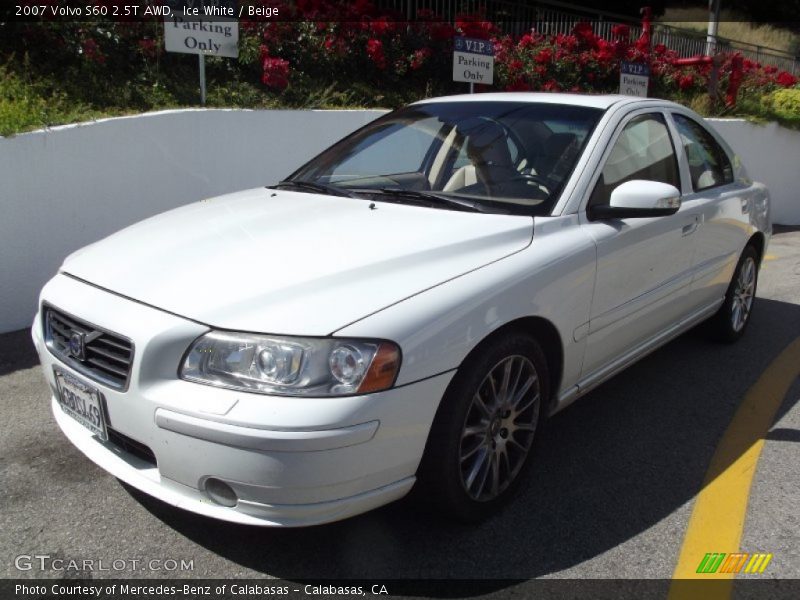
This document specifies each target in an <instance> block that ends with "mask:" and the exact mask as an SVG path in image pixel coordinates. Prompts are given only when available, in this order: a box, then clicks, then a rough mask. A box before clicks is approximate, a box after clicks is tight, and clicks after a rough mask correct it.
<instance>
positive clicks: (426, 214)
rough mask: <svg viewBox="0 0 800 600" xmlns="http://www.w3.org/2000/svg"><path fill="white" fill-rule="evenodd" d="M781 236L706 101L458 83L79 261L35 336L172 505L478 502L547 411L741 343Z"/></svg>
mask: <svg viewBox="0 0 800 600" xmlns="http://www.w3.org/2000/svg"><path fill="white" fill-rule="evenodd" d="M770 234H771V225H770V218H769V196H768V192H767V190H766V188H765V187H764V186H763V185H761V184H759V183H755V182H753V181H751V180H750V179H748V177H747V174H746V172H745V170H744V168H743V167H742V165H741V163H740V160H739V159H738V157H736V156H735V155H734V153H733V152H732V151H731V149H730V148H729V147H728V145H727V144H726V143H725V141H724V140H723V139H722V138H721V137H720V136H719V135H718V134H717V133H715V132H714V131H713V129H711V128H710V127H709V126H708V125H707V124H706V123H705V122H704V121H703V119H702V118H701V117H699V116H698V115H696V114H695V113H693V112H691V111H690V110H687V109H686V108H684V107H682V106H679V105H677V104H673V103H669V102H665V101H659V100H652V99H637V98H630V97H623V96H580V95H562V94H527V93H510V94H479V95H473V96H454V97H448V98H438V99H432V100H426V101H423V102H419V103H416V104H413V105H411V106H408V107H405V108H402V109H400V110H397V111H395V112H392V113H389V114H387V115H386V116H384V117H382V118H380V119H377V120H376V121H374V122H372V123H370V124H369V125H367V126H365V127H363V128H362V129H360V130H358V131H356V132H355V133H353V134H351V135H350V136H348V137H347V138H345V139H344V140H342V141H340V142H338V143H337V144H335V145H334V146H332V147H331V148H329V149H328V150H326V151H325V152H323V153H322V154H320V155H319V156H317V157H316V158H314V159H313V160H311V161H310V162H309V163H308V164H306V165H305V166H303V167H302V168H300V169H299V170H298V171H296V172H295V173H294V174H293V175H292V176H290V177H289V178H288V179H287V180H285V181H282V182H280V183H278V184H276V185H273V186H271V187H268V188H258V189H254V190H249V191H243V192H239V193H234V194H229V195H225V196H221V197H219V198H214V199H211V200H206V201H203V202H199V203H196V204H191V205H188V206H184V207H182V208H179V209H176V210H172V211H170V212H167V213H165V214H162V215H159V216H156V217H153V218H151V219H148V220H146V221H143V222H141V223H138V224H136V225H133V226H132V227H129V228H127V229H125V230H123V231H120V232H119V233H116V234H114V235H112V236H110V237H108V238H107V239H104V240H102V241H100V242H97V243H95V244H93V245H90V246H88V247H86V248H84V249H82V250H80V251H78V252H76V253H74V254H72V255H71V256H70V257H68V258H67V260H66V261H65V262H64V264H63V266H62V268H61V269H60V272H59V273H58V274H57V275H56V276H55V277H54V278H53V279H52V280H51V281H50V282H48V283H47V285H46V286H45V288H44V289H43V291H42V293H41V301H40V306H39V312H38V315H37V316H36V320H35V322H34V324H33V329H32V333H33V339H34V342H35V344H36V347H37V349H38V351H39V356H40V358H41V362H42V365H43V367H44V374H45V377H46V379H47V382H48V383H49V384H50V387H51V389H52V410H53V413H54V414H55V419H56V421H57V423H58V425H59V426H60V428H61V429H62V430H63V432H64V434H65V435H66V436H67V437H68V438H69V439H70V441H72V443H73V444H74V445H75V446H77V447H78V448H79V449H80V450H81V451H82V452H84V453H85V454H86V455H87V456H88V457H89V458H90V459H91V460H92V461H94V462H95V463H97V464H98V465H100V466H101V467H102V468H104V469H106V470H107V471H108V472H110V473H111V474H113V475H114V476H116V477H118V478H119V479H121V480H123V481H125V482H127V483H129V484H130V485H132V486H134V487H136V488H139V489H140V490H143V491H144V492H146V493H148V494H151V495H153V496H155V497H157V498H160V499H161V500H163V501H165V502H168V503H171V504H173V505H175V506H178V507H181V508H184V509H186V510H190V511H194V512H196V513H200V514H202V515H207V516H210V517H215V518H218V519H224V520H228V521H234V522H238V523H250V524H258V525H276V526H277V525H280V526H301V525H311V524H316V523H323V522H327V521H334V520H337V519H342V518H344V517H348V516H351V515H354V514H357V513H361V512H364V511H366V510H369V509H372V508H375V507H377V506H380V505H383V504H386V503H388V502H391V501H393V500H396V499H398V498H400V497H402V496H404V495H405V494H407V493H408V492H409V490H411V488H412V486H414V485H417V486H420V489H421V490H422V491H423V495H422V497H427V498H429V499H430V501H431V502H432V503H434V504H437V505H439V506H440V507H442V508H443V509H445V510H446V511H447V513H448V514H450V515H452V516H455V517H458V518H460V519H464V520H475V519H479V518H482V517H485V516H486V515H488V514H490V513H491V512H492V511H494V510H496V509H497V508H498V507H499V506H500V505H501V504H502V503H503V502H505V501H506V500H507V499H508V498H509V497H510V496H511V495H512V494H513V492H514V489H515V487H516V486H517V485H518V484H519V482H520V480H521V479H522V477H523V475H524V473H525V471H526V467H527V466H528V463H529V462H530V460H529V459H530V456H531V448H532V445H533V443H534V440H535V439H536V435H537V431H538V430H539V428H540V426H541V424H542V422H543V419H544V418H545V417H546V416H548V415H550V414H552V413H554V412H556V411H558V410H561V409H563V408H564V407H565V406H567V405H568V404H569V403H570V402H572V401H573V400H575V399H576V398H578V397H579V396H581V395H582V394H585V393H586V392H587V391H588V390H591V389H592V388H594V387H595V386H597V385H598V384H599V383H601V382H602V381H604V380H606V379H608V378H609V377H611V376H612V375H614V374H615V373H617V372H619V371H620V370H622V369H624V368H625V367H626V366H628V365H630V364H631V363H633V362H634V361H636V360H638V359H640V358H642V357H643V356H645V355H646V354H648V353H649V352H651V351H652V350H654V349H655V348H657V347H659V346H660V345H662V344H664V343H666V342H667V341H668V340H670V339H671V338H673V337H675V336H677V335H678V334H680V333H681V332H683V331H686V330H687V329H689V328H690V327H693V326H695V325H698V324H700V323H701V322H705V323H704V327H705V328H706V329H707V330H708V332H709V333H710V334H711V335H713V336H715V337H716V338H718V339H720V340H722V341H728V342H731V341H734V340H736V339H737V338H739V337H740V336H741V335H742V333H743V332H744V331H745V328H746V326H747V324H748V322H749V319H750V315H751V313H752V308H753V302H754V297H755V291H756V281H757V276H758V270H759V265H760V263H761V260H762V257H763V255H764V250H765V248H766V246H767V243H768V241H769V237H770Z"/></svg>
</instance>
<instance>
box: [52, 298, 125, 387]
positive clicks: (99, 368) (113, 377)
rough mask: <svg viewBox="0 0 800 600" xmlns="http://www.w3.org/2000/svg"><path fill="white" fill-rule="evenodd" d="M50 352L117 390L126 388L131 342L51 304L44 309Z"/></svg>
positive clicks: (88, 375) (81, 371)
mask: <svg viewBox="0 0 800 600" xmlns="http://www.w3.org/2000/svg"><path fill="white" fill-rule="evenodd" d="M44 334H45V342H46V344H47V347H48V348H49V350H50V352H52V353H53V354H54V355H55V356H57V357H58V358H59V359H61V360H62V361H64V362H65V363H66V364H68V365H69V366H70V367H72V368H73V369H75V370H76V371H78V372H80V373H83V374H84V375H86V376H87V377H89V378H91V379H94V380H95V381H98V382H100V383H103V384H105V385H107V386H109V387H111V388H114V389H117V390H125V389H127V388H128V380H129V379H130V374H131V364H132V363H133V342H131V341H130V340H129V339H127V338H124V337H122V336H120V335H117V334H116V333H111V332H109V331H105V330H103V329H99V328H97V327H95V326H94V325H92V324H90V323H87V322H86V321H83V320H82V319H78V318H76V317H73V316H71V315H67V314H64V313H63V312H61V311H58V310H55V309H53V308H51V307H45V311H44Z"/></svg>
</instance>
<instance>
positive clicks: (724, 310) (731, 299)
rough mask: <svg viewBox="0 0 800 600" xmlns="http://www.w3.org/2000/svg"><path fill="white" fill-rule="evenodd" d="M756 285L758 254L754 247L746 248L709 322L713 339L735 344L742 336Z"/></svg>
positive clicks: (749, 313)
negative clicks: (717, 309) (720, 302)
mask: <svg viewBox="0 0 800 600" xmlns="http://www.w3.org/2000/svg"><path fill="white" fill-rule="evenodd" d="M757 284H758V254H757V253H756V250H755V248H753V247H752V246H747V247H746V248H745V249H744V251H743V252H742V256H741V257H740V258H739V263H738V264H737V265H736V270H735V271H734V273H733V279H732V280H731V283H730V285H729V286H728V291H727V292H726V294H725V301H724V302H723V303H722V306H721V307H720V309H719V311H717V313H716V314H715V315H714V316H713V317H711V319H709V322H708V325H709V331H710V333H711V335H712V337H713V338H715V339H717V340H719V341H722V342H735V341H736V340H738V339H739V338H740V337H742V335H743V334H744V330H745V328H746V327H747V324H748V323H749V322H750V316H751V315H752V312H753V303H754V302H755V299H756V286H757Z"/></svg>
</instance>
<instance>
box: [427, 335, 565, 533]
mask: <svg viewBox="0 0 800 600" xmlns="http://www.w3.org/2000/svg"><path fill="white" fill-rule="evenodd" d="M548 386H549V379H548V372H547V362H546V360H545V358H544V354H543V353H542V350H541V348H540V347H539V345H538V343H537V342H536V340H535V339H533V338H532V337H530V336H528V335H525V334H517V333H512V334H510V335H508V336H504V337H502V338H497V339H495V340H490V341H489V342H487V343H486V344H485V345H484V346H483V347H481V348H479V349H478V350H477V351H475V352H473V354H472V355H470V357H468V358H467V360H466V361H464V363H463V364H462V365H461V367H460V368H459V370H458V372H457V373H456V375H455V377H454V378H453V381H452V382H451V383H450V386H449V387H448V390H447V392H446V393H445V396H444V398H443V399H442V403H441V406H440V407H439V411H438V412H437V415H436V419H435V420H434V423H433V426H432V428H431V433H430V436H429V440H428V447H427V448H426V452H425V457H424V458H423V462H422V465H421V468H420V473H419V476H420V484H421V486H422V487H423V490H424V493H425V494H427V496H428V498H427V500H429V501H431V502H432V503H433V504H435V505H437V506H438V507H439V508H440V509H442V510H443V511H444V512H445V513H446V514H448V515H451V516H455V517H456V518H458V519H461V520H465V521H476V520H479V519H482V518H484V517H486V516H488V515H489V514H491V513H492V512H494V511H495V510H496V509H497V508H499V506H500V505H501V504H502V503H504V502H505V501H506V500H507V499H508V498H510V497H511V495H512V494H513V492H514V490H515V488H516V487H517V485H518V484H519V482H520V480H521V478H522V475H523V474H524V471H525V468H526V466H527V464H528V463H529V459H530V456H531V451H532V448H533V443H534V438H535V436H536V433H537V431H538V429H539V425H540V421H541V420H542V418H543V416H544V415H543V413H544V409H545V405H544V403H545V400H546V398H548V393H549V387H548Z"/></svg>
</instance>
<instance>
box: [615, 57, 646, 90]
mask: <svg viewBox="0 0 800 600" xmlns="http://www.w3.org/2000/svg"><path fill="white" fill-rule="evenodd" d="M649 82H650V67H649V66H647V65H643V64H641V63H632V62H627V61H622V62H621V63H620V64H619V93H620V94H625V95H626V96H638V97H640V98H647V85H648V83H649Z"/></svg>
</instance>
